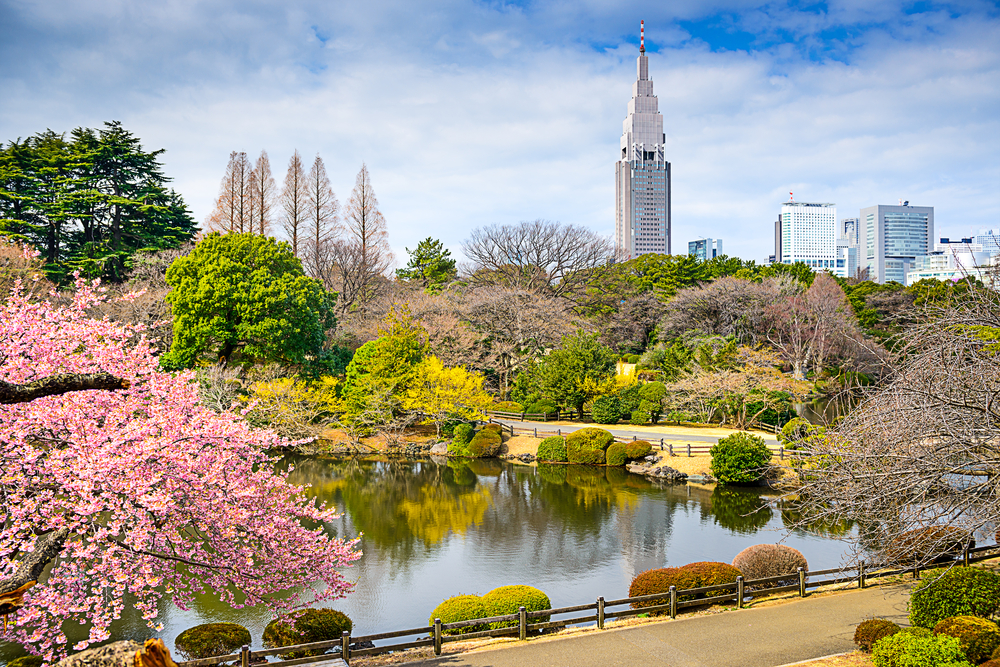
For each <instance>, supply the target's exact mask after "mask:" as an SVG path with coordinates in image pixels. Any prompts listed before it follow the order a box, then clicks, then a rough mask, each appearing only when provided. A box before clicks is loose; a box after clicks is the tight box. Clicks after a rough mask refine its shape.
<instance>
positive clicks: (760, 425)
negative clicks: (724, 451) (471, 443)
mask: <svg viewBox="0 0 1000 667" xmlns="http://www.w3.org/2000/svg"><path fill="white" fill-rule="evenodd" d="M590 414H591V413H590V412H584V413H583V416H584V418H586V417H587V416H589V415H590ZM486 416H487V417H488V418H490V419H491V421H492V418H493V417H496V418H498V419H507V420H511V421H513V420H515V419H516V420H518V421H522V422H523V421H533V422H537V421H541V422H550V421H559V419H560V416H561V417H562V418H563V419H575V418H576V415H575V414H574V415H562V414H561V413H560V412H559V411H558V410H556V411H555V412H549V413H547V414H545V413H541V412H538V413H535V412H503V411H500V410H487V411H486ZM619 425H620V426H624V424H619ZM611 426H614V424H611ZM750 427H751V428H755V429H758V430H760V431H767V432H768V433H774V434H775V435H777V434H778V433H780V432H781V427H780V426H775V425H774V424H765V423H764V422H758V421H755V422H753V423H752V424H750Z"/></svg>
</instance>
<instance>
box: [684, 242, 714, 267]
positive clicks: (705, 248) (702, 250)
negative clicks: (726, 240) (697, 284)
mask: <svg viewBox="0 0 1000 667" xmlns="http://www.w3.org/2000/svg"><path fill="white" fill-rule="evenodd" d="M688 254H689V255H692V256H694V257H696V258H697V259H698V260H699V261H702V262H704V261H705V260H707V259H712V258H713V257H718V256H719V255H721V254H722V239H698V240H697V241H688Z"/></svg>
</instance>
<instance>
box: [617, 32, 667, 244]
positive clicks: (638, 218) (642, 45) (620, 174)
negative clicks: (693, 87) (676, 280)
mask: <svg viewBox="0 0 1000 667" xmlns="http://www.w3.org/2000/svg"><path fill="white" fill-rule="evenodd" d="M639 30H640V34H639V58H638V60H637V61H636V70H637V74H636V80H635V83H633V84H632V99H631V100H630V101H629V103H628V116H627V117H626V118H625V122H624V123H623V127H622V137H621V153H620V154H619V156H618V163H617V165H616V166H615V251H616V254H617V256H618V258H619V259H630V258H632V257H638V256H639V255H646V254H649V253H665V254H668V255H669V254H670V163H669V162H667V158H666V143H667V135H666V134H664V133H663V116H661V115H660V111H659V106H658V104H659V103H658V101H657V99H656V95H654V94H653V81H652V79H650V78H649V56H647V55H646V36H645V26H642V25H641V26H640V29H639Z"/></svg>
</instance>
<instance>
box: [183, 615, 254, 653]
mask: <svg viewBox="0 0 1000 667" xmlns="http://www.w3.org/2000/svg"><path fill="white" fill-rule="evenodd" d="M249 643H250V631H249V630H247V629H246V628H244V627H243V626H242V625H239V624H237V623H205V624H203V625H196V626H194V627H193V628H188V629H187V630H185V631H184V632H182V633H180V634H179V635H177V639H175V640H174V647H175V648H176V649H177V652H178V653H180V654H181V655H182V656H184V657H185V658H186V659H188V660H198V659H200V658H211V657H212V656H216V655H227V654H229V653H233V652H234V651H236V650H238V649H239V648H240V647H241V646H243V645H244V644H249Z"/></svg>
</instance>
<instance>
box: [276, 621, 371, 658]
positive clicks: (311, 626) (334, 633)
mask: <svg viewBox="0 0 1000 667" xmlns="http://www.w3.org/2000/svg"><path fill="white" fill-rule="evenodd" d="M353 625H354V624H353V623H352V622H351V619H350V618H348V617H347V614H344V613H343V612H339V611H337V610H335V609H306V610H305V611H302V612H292V613H290V614H286V615H284V616H281V617H278V618H276V619H274V620H273V621H271V622H270V623H268V624H267V626H266V627H265V628H264V646H265V647H266V648H281V647H282V646H294V645H295V644H310V643H312V642H323V641H330V640H333V639H340V637H341V635H342V634H343V632H344V631H345V630H347V631H348V632H350V631H351V628H352V627H353ZM324 652H325V651H323V650H315V651H290V652H288V653H282V654H281V657H283V658H286V659H291V658H304V657H306V656H312V655H322V654H323V653H324Z"/></svg>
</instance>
